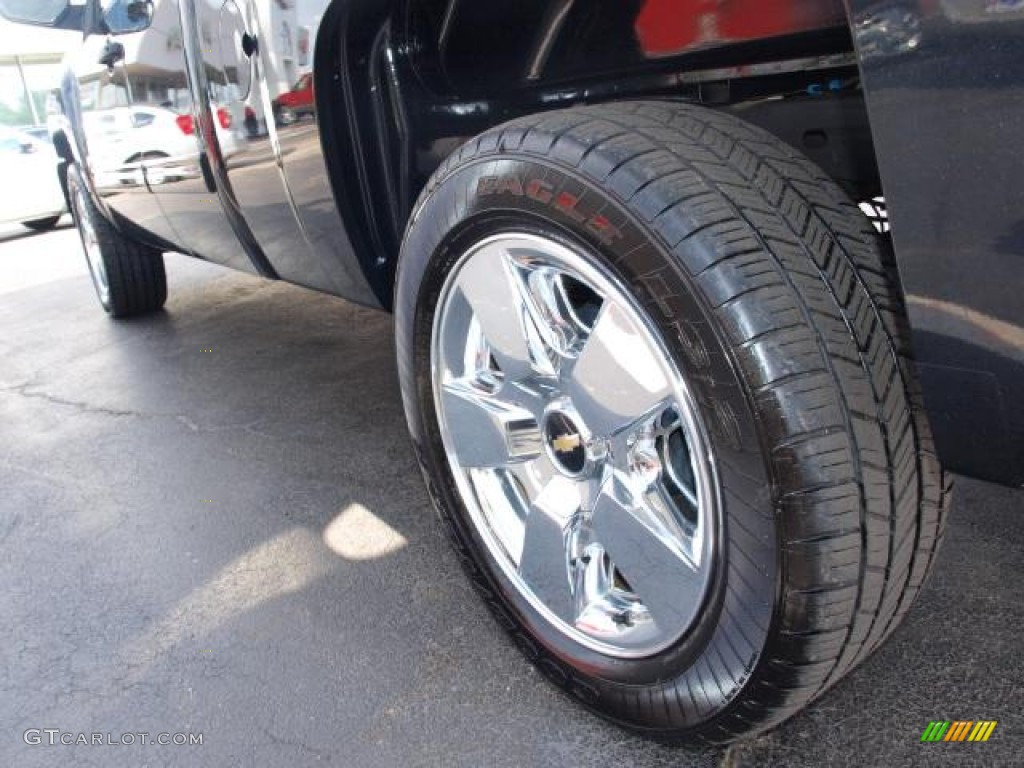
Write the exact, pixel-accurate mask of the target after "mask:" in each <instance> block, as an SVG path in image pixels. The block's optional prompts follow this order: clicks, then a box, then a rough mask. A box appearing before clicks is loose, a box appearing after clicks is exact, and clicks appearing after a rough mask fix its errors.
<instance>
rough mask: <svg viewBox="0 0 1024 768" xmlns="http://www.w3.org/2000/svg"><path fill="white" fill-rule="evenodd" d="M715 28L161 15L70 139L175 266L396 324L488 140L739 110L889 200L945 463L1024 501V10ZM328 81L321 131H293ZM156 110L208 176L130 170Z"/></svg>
mask: <svg viewBox="0 0 1024 768" xmlns="http://www.w3.org/2000/svg"><path fill="white" fill-rule="evenodd" d="M705 5H707V4H705ZM718 5H719V6H720V7H721V8H723V9H725V10H723V11H722V12H721V15H720V16H714V18H711V19H710V21H709V20H708V19H705V18H704V17H703V16H701V17H700V18H699V19H697V18H691V15H692V12H693V9H694V8H696V7H698V6H700V3H698V2H695V0H677V1H676V2H675V4H673V0H489V1H488V2H477V1H476V0H334V1H333V2H328V0H324V3H323V8H322V11H321V12H320V13H318V14H316V15H315V16H310V17H309V24H308V27H307V28H308V36H307V38H306V43H305V53H304V52H303V48H302V44H301V41H300V42H299V43H295V42H294V41H292V39H291V38H290V37H289V38H288V46H293V45H294V48H295V49H294V50H293V49H292V48H286V47H277V46H278V45H279V43H278V41H279V40H280V39H283V37H282V34H283V32H284V29H285V26H288V25H289V24H291V25H292V26H295V25H294V23H293V22H290V21H288V19H289V18H290V17H286V16H281V14H282V13H285V14H286V13H287V12H289V11H287V9H288V8H293V4H274V3H259V2H257V0H229V2H227V3H221V2H216V3H215V2H211V1H210V0H159V1H158V2H157V3H156V4H155V8H156V13H155V16H154V22H153V25H152V27H151V29H149V30H147V31H145V32H141V33H137V34H132V35H125V36H123V39H124V42H125V48H126V56H125V59H124V60H123V61H122V62H120V63H115V64H114V65H113V66H109V67H107V66H98V65H97V61H98V59H99V58H100V57H101V56H102V55H103V46H104V45H105V42H106V35H104V34H92V35H86V39H85V41H84V43H83V46H82V49H81V51H79V53H78V54H76V55H74V56H72V57H71V58H70V59H69V65H70V66H69V76H68V78H67V79H66V81H65V83H64V85H63V87H62V90H61V101H62V107H63V109H62V115H61V116H59V117H58V118H57V119H56V120H55V123H54V128H55V131H56V136H55V139H56V143H57V146H58V147H62V148H64V154H65V159H66V160H67V161H68V162H78V163H81V164H82V165H83V168H85V169H86V171H87V176H88V179H89V183H90V184H91V185H92V186H93V188H94V191H95V194H96V195H97V199H98V201H99V202H100V204H101V207H102V208H103V209H104V210H106V211H108V212H110V213H111V214H116V216H115V218H120V219H122V220H128V221H131V222H133V224H134V225H135V226H137V227H140V228H141V229H142V230H143V231H145V232H146V233H147V236H148V237H149V238H150V239H151V240H152V241H153V242H154V243H157V244H159V245H161V246H164V247H167V246H171V247H174V248H176V249H178V250H182V251H184V252H187V253H192V254H193V255H196V256H199V257H202V258H207V259H211V260H214V261H219V262H221V263H224V264H227V265H229V266H233V267H237V268H243V269H248V270H250V271H253V272H256V273H259V274H262V275H265V276H269V277H280V278H282V279H285V280H289V281H291V282H296V283H299V284H303V285H306V286H309V287H312V288H315V289H318V290H322V291H326V292H329V293H332V294H335V295H339V296H342V297H345V298H348V299H350V300H353V301H357V302H360V303H363V304H368V305H372V306H379V307H381V308H384V309H389V308H390V305H391V292H392V287H393V281H394V273H395V265H396V260H397V254H398V251H399V247H400V243H401V238H402V235H403V232H404V230H405V226H406V223H407V220H408V217H409V215H410V213H411V211H412V209H413V206H414V203H415V200H416V197H417V195H418V194H419V192H420V190H421V189H422V187H423V185H424V184H425V183H426V181H427V179H428V178H429V176H430V174H431V173H432V172H433V171H434V170H435V169H436V168H437V167H438V166H439V165H440V163H441V162H442V161H443V159H444V158H445V157H446V156H447V155H448V154H449V153H450V152H452V151H454V150H456V149H457V148H458V146H459V145H460V144H461V143H463V142H464V141H466V140H468V139H469V138H471V137H472V136H474V135H475V134H477V133H479V132H481V131H483V130H485V129H487V128H489V127H491V126H494V125H496V124H498V123H501V122H503V121H505V120H508V119H510V118H514V117H517V116H520V115H525V114H530V113H535V112H540V111H544V110H552V109H557V108H559V107H562V106H570V105H574V104H580V103H588V102H600V101H609V100H615V99H628V98H673V99H686V100H690V101H694V102H699V103H703V104H706V105H708V106H709V107H715V108H722V109H735V110H737V111H739V112H740V114H744V115H745V116H747V117H748V119H750V120H751V121H753V122H755V123H760V124H761V125H763V126H764V127H766V128H768V129H769V130H772V131H774V132H776V133H777V134H779V135H780V136H781V137H782V138H784V139H785V140H787V141H789V142H790V143H792V144H794V145H796V146H798V147H800V148H801V149H802V150H804V151H805V152H807V153H808V154H809V155H810V156H811V157H812V159H814V160H815V161H817V162H819V164H821V165H822V167H824V168H825V169H826V170H827V171H828V172H830V173H831V174H832V175H833V176H835V177H836V178H837V180H839V181H840V183H842V184H843V185H844V186H845V187H846V188H847V189H848V190H850V192H851V193H852V194H854V195H857V196H859V197H860V198H861V199H866V198H868V197H873V196H875V195H879V194H884V198H885V202H886V207H887V209H888V211H889V220H890V224H891V228H892V238H893V245H894V248H895V253H896V258H897V262H898V265H899V272H900V279H901V281H902V286H903V290H904V293H905V295H906V298H907V301H908V304H909V310H910V317H911V321H912V325H913V338H914V345H915V354H916V357H917V359H918V361H919V363H920V373H921V380H922V385H923V388H924V396H925V399H926V403H927V405H928V408H929V412H930V415H931V421H932V425H933V428H934V431H935V433H936V438H937V442H938V446H939V450H940V455H941V458H942V460H943V461H944V462H945V464H946V465H947V466H948V467H949V468H951V469H954V470H957V471H960V472H964V473H968V474H972V475H976V476H979V477H984V478H987V479H991V480H996V481H999V482H1003V483H1007V484H1014V485H1020V484H1024V411H1022V410H1021V409H1020V408H1019V407H1018V405H1017V404H1018V403H1019V402H1020V401H1021V399H1022V396H1024V302H1022V301H1021V297H1020V294H1021V292H1022V290H1024V213H1022V212H1021V202H1022V200H1024V194H1022V193H1024V186H1022V185H1024V156H1022V154H1021V152H1020V150H1019V147H1018V146H1017V144H1018V143H1019V141H1020V137H1021V136H1024V57H1021V56H1020V55H1019V45H1020V41H1021V40H1024V3H1021V2H1019V1H1017V0H891V1H886V2H877V0H847V2H846V5H845V6H844V5H843V4H841V3H840V2H839V0H820V1H815V2H812V1H811V0H771V1H770V2H760V3H754V2H753V0H730V2H727V3H720V4H718ZM729 8H732V9H733V10H732V11H731V12H730V11H729V10H728V9H729ZM282 9H285V10H282ZM86 15H87V16H89V14H86ZM90 18H93V17H92V16H90ZM282 19H283V20H284V21H282ZM282 24H284V25H285V26H282ZM288 29H291V26H288ZM287 34H289V35H290V34H291V33H290V32H289V33H287ZM247 35H248V36H249V37H250V42H251V40H252V39H256V40H258V41H259V45H258V50H257V54H256V55H255V56H252V55H250V54H251V48H252V46H251V45H250V50H249V52H248V53H247V52H246V50H243V49H244V46H242V45H241V44H240V41H242V40H243V38H244V37H245V36H247ZM285 36H287V35H285ZM117 39H122V38H117ZM281 45H283V44H281ZM304 56H305V59H304V58H303V57H304ZM310 67H311V68H312V69H313V72H314V91H315V100H316V101H315V105H316V110H315V119H314V121H313V124H312V125H299V126H277V125H275V124H274V120H273V118H272V117H270V115H271V114H272V110H271V104H272V102H273V100H274V99H275V98H276V96H277V95H278V94H279V93H280V92H281V91H282V88H286V87H287V82H294V80H297V75H298V74H299V73H300V70H302V69H308V68H310ZM282 83H284V84H285V85H284V86H282ZM104 89H107V90H104ZM188 94H192V96H191V97H190V96H188ZM865 104H866V111H865ZM139 110H142V111H143V112H144V111H146V110H149V111H150V112H152V114H153V115H156V117H154V118H153V120H162V119H164V117H165V116H164V115H163V112H161V110H164V111H170V112H171V113H172V114H171V116H170V117H171V119H172V122H173V121H175V120H177V121H179V122H178V126H179V128H180V129H181V130H183V131H184V130H185V129H186V128H187V129H189V131H191V133H189V134H188V135H189V137H190V140H191V145H190V146H191V149H189V150H188V152H189V153H191V154H190V155H189V156H188V157H181V156H178V155H175V154H174V153H170V155H173V156H169V155H168V153H163V154H164V156H163V157H161V156H160V155H161V152H153V151H150V150H147V149H145V148H144V147H141V145H140V147H138V148H136V151H135V153H134V154H127V155H123V156H121V155H119V156H116V157H114V159H113V160H111V157H112V156H111V155H110V152H109V151H108V150H109V146H107V145H104V144H103V143H102V140H101V139H100V137H99V134H90V130H93V131H95V130H96V124H95V120H96V119H99V117H103V116H109V117H110V119H111V120H112V121H113V120H120V119H122V117H123V118H124V119H126V120H129V121H131V123H132V124H133V125H134V124H135V122H138V121H139V120H145V119H149V118H145V117H143V118H140V117H139V116H138V113H139ZM89 112H93V113H95V115H96V117H95V118H94V119H93V122H92V123H90V122H89V120H90V119H89V118H88V114H87V113H89ZM175 116H177V117H175ZM185 118H187V119H185ZM104 119H105V117H104ZM182 120H184V122H181V121H182ZM147 125H148V124H147ZM218 126H219V127H218ZM243 126H244V129H243ZM125 130H126V131H127V129H125ZM172 132H173V129H172ZM128 133H131V132H130V131H128V132H127V133H126V134H125V135H128ZM245 134H248V135H245ZM132 135H133V136H134V135H135V134H132ZM101 147H102V148H103V152H99V149H98V148H101ZM104 153H105V155H104V156H105V157H106V160H105V161H104V163H105V165H104V163H101V162H99V160H98V159H97V158H98V157H99V156H100V155H101V154H104Z"/></svg>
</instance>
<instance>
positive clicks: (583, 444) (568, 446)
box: [544, 410, 587, 477]
mask: <svg viewBox="0 0 1024 768" xmlns="http://www.w3.org/2000/svg"><path fill="white" fill-rule="evenodd" d="M544 446H545V448H546V449H547V452H548V456H549V457H550V458H551V460H552V461H553V462H554V464H555V466H556V467H557V468H558V469H559V470H561V471H562V472H563V473H565V474H567V475H569V476H570V477H577V476H579V475H580V474H582V473H583V470H584V469H586V467H587V441H586V436H585V433H584V432H583V430H582V429H580V427H579V426H578V425H577V423H576V421H575V420H574V419H573V417H572V416H570V415H569V414H567V413H565V412H564V411H560V410H554V411H549V412H548V414H547V417H546V418H545V420H544Z"/></svg>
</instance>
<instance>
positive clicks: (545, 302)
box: [509, 247, 588, 368]
mask: <svg viewBox="0 0 1024 768" xmlns="http://www.w3.org/2000/svg"><path fill="white" fill-rule="evenodd" d="M535 256H536V254H535V251H533V250H532V249H530V248H515V247H511V248H509V258H510V259H511V261H512V263H513V265H514V270H515V273H516V276H517V277H518V278H519V280H520V290H521V292H522V296H523V300H524V303H525V306H526V309H527V311H528V312H529V313H530V318H531V320H532V321H533V325H534V327H535V328H536V330H537V333H538V335H539V337H540V341H541V342H542V343H543V345H544V348H545V350H546V352H547V354H548V357H549V358H550V359H551V361H552V364H553V365H554V366H555V367H556V368H559V367H560V366H561V361H562V358H565V357H568V356H569V355H571V354H574V353H575V350H576V349H577V348H578V347H579V346H580V344H581V343H582V341H583V339H584V338H585V336H586V334H587V332H588V328H587V326H586V325H585V323H584V322H583V321H582V320H581V319H580V318H579V317H578V316H577V314H576V311H575V309H574V308H573V305H572V302H571V301H570V300H569V296H568V294H567V292H566V287H565V276H564V275H563V274H562V272H560V271H559V270H557V269H553V268H552V267H549V266H544V264H543V262H538V261H537V260H536V258H535Z"/></svg>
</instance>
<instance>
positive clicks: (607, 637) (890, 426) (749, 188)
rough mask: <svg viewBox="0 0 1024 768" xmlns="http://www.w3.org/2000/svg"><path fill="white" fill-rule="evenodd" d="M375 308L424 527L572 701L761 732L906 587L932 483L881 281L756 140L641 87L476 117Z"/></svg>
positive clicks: (935, 476)
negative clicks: (530, 112) (382, 318)
mask: <svg viewBox="0 0 1024 768" xmlns="http://www.w3.org/2000/svg"><path fill="white" fill-rule="evenodd" d="M396 313H397V317H396V322H397V334H398V350H399V364H400V368H401V376H402V385H403V391H404V398H405V405H406V411H407V416H408V420H409V425H410V428H411V431H412V434H413V437H414V440H415V442H416V445H417V448H418V453H419V457H420V460H421V463H422V466H423V468H424V472H425V475H426V476H427V479H428V485H429V487H430V490H431V493H432V496H433V498H434V500H435V502H436V504H437V506H438V509H439V510H440V513H441V516H442V519H443V520H444V522H445V524H446V526H447V528H448V529H449V531H450V532H451V535H452V538H453V540H454V542H455V546H456V547H457V548H458V549H459V551H460V552H461V553H462V554H463V555H464V561H465V563H466V565H467V568H468V570H469V573H470V575H471V577H472V579H473V581H474V583H475V584H476V586H477V587H478V588H479V591H480V592H481V594H482V595H483V596H484V597H485V599H486V600H487V601H488V603H489V604H490V605H491V607H492V608H493V609H494V612H495V613H496V614H497V616H498V618H499V621H500V622H501V623H502V625H503V626H505V628H506V629H508V630H509V631H510V632H511V633H512V634H513V635H514V637H515V639H516V641H517V643H518V644H519V646H520V647H521V648H522V649H523V650H524V651H525V653H526V654H527V655H528V656H529V658H530V659H531V660H532V661H533V662H534V663H536V664H537V665H538V666H539V667H540V669H541V670H543V671H544V672H545V673H546V674H547V675H548V676H549V677H550V678H551V679H552V680H554V681H555V682H556V683H557V684H559V685H560V686H562V687H564V688H565V689H566V690H568V691H569V692H571V693H572V694H573V695H575V696H577V697H578V698H580V699H581V700H582V701H584V702H585V703H586V704H588V705H589V706H590V707H592V708H593V709H595V710H596V711H598V712H599V713H601V714H602V715H604V716H606V717H609V718H612V719H614V720H616V721H618V722H620V723H622V724H625V725H628V726H631V727H634V728H637V729H641V730H644V731H646V732H648V733H652V734H654V735H658V736H661V737H664V738H669V739H679V738H688V739H701V740H706V741H713V742H722V741H728V740H730V739H733V738H735V737H737V736H740V735H744V734H748V733H752V732H756V731H758V730H762V729H764V728H766V727H769V726H771V725H773V724H775V723H777V722H779V721H780V720H782V719H784V718H785V717H787V716H789V715H791V714H792V713H794V712H796V711H797V710H798V709H799V708H800V707H802V706H803V705H805V704H806V703H808V702H809V701H811V700H812V699H813V698H814V697H815V696H817V695H818V694H819V693H821V692H822V691H824V690H825V689H826V688H827V687H828V686H829V685H831V684H832V683H834V682H835V681H837V680H838V679H840V677H841V676H842V675H843V674H845V673H846V672H847V671H848V670H850V669H851V668H852V667H853V666H855V665H856V664H857V663H858V662H860V661H861V660H862V659H863V658H864V657H865V656H866V655H867V654H869V653H870V652H871V650H872V649H873V648H875V647H876V646H877V645H878V644H879V643H880V642H881V641H882V640H883V639H884V638H885V637H886V636H887V635H888V634H889V633H890V632H891V631H892V629H893V628H894V627H895V626H896V624H897V623H898V621H899V619H900V618H901V617H902V616H903V614H904V613H905V612H906V610H907V609H908V607H909V606H910V603H911V602H912V600H913V598H914V596H915V595H916V594H917V592H918V590H919V589H920V587H921V585H922V583H923V581H924V578H925V575H926V574H927V572H928V569H929V566H930V565H931V563H932V561H933V558H934V554H935V550H936V547H937V545H938V542H939V539H940V536H941V529H942V522H943V516H944V513H945V507H946V500H947V496H948V494H947V492H946V484H945V480H944V476H943V473H942V470H941V468H940V467H939V465H938V464H937V463H936V461H935V459H934V454H933V452H932V446H931V440H930V436H929V431H928V426H927V423H926V420H925V418H924V414H923V412H922V409H921V406H920V403H919V399H918V395H917V384H916V381H915V376H914V372H913V366H912V363H911V361H910V359H909V345H908V338H907V329H906V324H905V319H904V312H903V306H902V301H901V298H900V295H899V291H898V287H897V285H896V283H895V281H894V279H893V277H892V270H891V267H890V264H889V263H888V260H887V257H886V256H885V254H884V252H883V249H882V245H881V243H880V242H879V240H878V239H877V237H876V235H875V233H874V231H873V230H872V229H871V227H870V224H869V222H868V221H867V220H866V219H865V218H864V217H863V216H862V214H861V213H860V212H859V211H858V210H857V209H856V208H855V207H854V206H853V205H852V204H851V203H850V202H849V201H848V200H847V199H846V198H845V197H844V196H843V194H842V192H841V191H840V190H839V189H838V188H837V187H836V186H835V185H834V184H833V183H832V182H831V181H830V180H828V179H827V178H825V177H824V175H823V174H822V173H821V172H820V171H819V170H818V169H817V168H816V167H814V166H813V165H812V164H811V163H809V162H808V161H807V160H806V159H805V158H803V157H802V156H799V155H798V154H797V153H795V152H794V151H793V150H792V149H790V148H788V147H787V146H785V145H783V144H782V143H781V142H779V141H777V140H776V139H775V138H773V137H772V136H770V135H768V134H766V133H764V132H762V131H760V130H758V129H756V128H753V127H750V126H748V125H746V124H745V123H743V122H741V121H739V120H737V119H735V118H733V117H730V116H726V115H721V114H715V113H712V112H709V111H707V110H704V109H700V108H696V107H692V106H686V105H682V104H669V103H630V104H618V105H605V106H599V107H588V108H581V109H572V110H567V111H564V112H556V113H550V114H546V115H541V116H537V117H531V118H528V119H523V120H519V121H516V122H513V123H510V124H507V125H505V126H502V127H500V128H496V129H494V130H492V131H490V132H488V133H486V134H484V135H482V136H481V137H479V138H477V139H475V140H474V141H471V142H470V143H469V144H467V145H466V146H465V147H463V149H462V150H460V151H459V152H458V153H456V155H455V156H453V157H452V158H451V159H450V160H449V161H447V162H446V163H445V165H444V166H443V167H442V168H441V169H440V170H439V171H438V172H437V174H436V175H435V177H434V179H433V180H432V181H431V183H430V184H429V186H428V188H427V190H426V191H425V192H424V194H423V195H422V197H421V200H420V202H419V204H418V205H417V208H416V210H415V213H414V216H413V220H412V223H411V225H410V228H409V231H408V233H407V236H406V240H405V243H404V246H403V250H402V261H401V263H400V267H399V277H398V286H397V294H396Z"/></svg>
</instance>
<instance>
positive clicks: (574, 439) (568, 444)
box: [551, 435, 583, 453]
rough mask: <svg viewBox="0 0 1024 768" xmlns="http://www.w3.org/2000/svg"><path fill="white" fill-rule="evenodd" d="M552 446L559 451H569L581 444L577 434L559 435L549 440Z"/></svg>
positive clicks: (581, 441) (581, 439)
mask: <svg viewBox="0 0 1024 768" xmlns="http://www.w3.org/2000/svg"><path fill="white" fill-rule="evenodd" d="M551 445H552V447H553V448H554V449H555V450H556V451H558V452H559V453H570V452H571V451H575V450H576V449H577V448H579V447H580V446H581V445H583V438H581V437H580V436H579V435H559V436H558V437H556V438H555V439H554V440H552V441H551Z"/></svg>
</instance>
